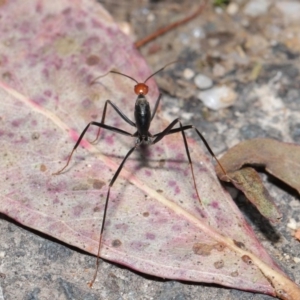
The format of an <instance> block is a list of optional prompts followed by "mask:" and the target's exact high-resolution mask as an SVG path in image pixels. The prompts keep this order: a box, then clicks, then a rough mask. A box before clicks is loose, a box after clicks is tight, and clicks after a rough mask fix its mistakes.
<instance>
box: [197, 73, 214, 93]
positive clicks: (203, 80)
mask: <svg viewBox="0 0 300 300" xmlns="http://www.w3.org/2000/svg"><path fill="white" fill-rule="evenodd" d="M194 83H195V84H196V86H197V87H198V88H199V89H200V90H205V89H209V88H211V87H212V85H213V82H212V80H211V79H210V78H209V77H207V76H205V75H203V74H198V75H197V76H196V77H195V78H194Z"/></svg>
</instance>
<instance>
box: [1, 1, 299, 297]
mask: <svg viewBox="0 0 300 300" xmlns="http://www.w3.org/2000/svg"><path fill="white" fill-rule="evenodd" d="M107 2H109V3H107ZM112 2H113V1H106V2H105V1H103V5H104V6H105V7H107V9H108V10H109V11H110V13H111V14H113V15H114V17H115V18H116V20H117V21H118V22H120V24H121V25H120V26H122V28H125V29H126V28H127V30H128V28H129V29H130V33H131V34H132V35H133V36H135V38H136V39H140V38H142V37H144V36H145V35H146V34H148V33H151V32H152V31H154V30H155V29H157V28H158V27H159V26H161V25H167V24H168V23H169V22H171V21H175V20H177V19H180V18H181V17H183V16H185V15H188V14H189V13H190V12H192V11H193V10H194V9H196V8H197V3H198V2H199V1H192V0H191V1H188V0H185V1H146V0H145V1H137V0H136V1H126V2H125V1H124V2H114V3H113V4H112ZM177 2H178V3H181V4H177ZM256 2H257V1H246V0H245V1H242V0H240V1H233V2H232V4H231V6H229V7H227V8H226V7H225V8H224V9H222V8H212V6H210V5H209V6H208V7H207V8H206V9H205V10H204V12H203V13H202V15H201V16H199V17H198V18H196V19H194V20H193V21H191V22H190V23H188V24H187V25H184V26H182V27H180V28H178V29H175V30H174V31H172V32H170V33H169V34H166V35H164V36H161V37H159V38H158V39H157V40H155V41H153V42H151V43H150V44H148V45H147V46H145V47H142V48H141V52H142V53H143V55H144V56H145V58H146V60H147V61H148V62H149V65H150V66H151V67H152V68H153V70H156V69H158V68H160V67H162V66H163V65H164V64H165V63H166V62H169V61H172V60H177V59H180V60H182V61H184V63H183V64H178V65H177V64H176V65H175V66H172V67H170V68H169V69H168V71H166V72H164V73H163V74H162V75H160V76H158V79H157V82H158V84H159V86H160V87H161V89H163V90H164V91H165V93H166V96H165V97H164V98H163V104H164V108H163V114H164V116H165V117H166V118H168V119H170V120H171V119H174V118H175V117H177V116H181V117H182V119H183V121H184V122H185V123H192V124H194V125H196V126H197V127H198V128H199V129H200V130H201V132H202V133H203V134H204V135H205V137H206V138H207V140H208V142H209V144H210V145H211V147H212V148H213V149H214V151H215V152H216V154H217V155H220V154H222V153H223V152H225V151H226V150H227V149H228V148H230V147H231V146H233V145H235V144H236V143H238V142H239V141H242V140H246V139H251V138H255V137H270V138H275V139H278V140H281V141H286V142H296V143H299V142H300V121H299V120H300V75H299V74H300V73H299V69H300V64H299V54H300V29H299V26H298V25H297V22H296V21H295V20H293V13H294V12H295V7H294V8H293V9H292V10H291V11H289V12H288V13H286V12H284V11H283V9H282V6H281V5H282V3H284V4H287V5H286V7H288V4H291V3H292V2H293V1H284V0H283V1H266V0H265V1H258V2H260V5H257V4H256V6H255V3H256ZM182 3H183V4H182ZM250 3H252V4H254V6H253V7H254V8H252V10H251V6H250ZM294 3H297V1H295V2H294ZM264 4H265V6H264ZM257 6H259V8H260V10H257V9H255V7H257ZM298 9H299V8H298ZM257 11H258V12H257ZM255 13H256V14H257V15H253V14H255ZM298 13H299V12H298ZM186 68H189V69H190V71H192V72H193V73H194V74H195V75H197V74H199V73H202V74H205V75H206V76H208V77H209V78H211V79H212V80H213V82H214V84H215V85H218V84H226V85H227V86H228V87H230V88H231V89H233V90H234V91H235V92H236V94H237V99H236V101H235V103H234V104H233V106H231V107H229V108H224V109H220V110H218V111H213V110H210V109H209V108H207V107H205V106H204V105H203V104H202V103H201V102H200V101H199V100H198V99H197V94H198V93H199V90H198V88H197V87H196V86H195V84H194V81H193V79H188V78H187V75H186V74H187V73H188V72H190V71H186V70H185V69H186ZM184 71H185V72H184ZM262 177H263V178H264V181H265V184H266V186H267V188H268V189H269V191H270V193H271V194H272V196H274V198H275V201H276V204H277V205H278V206H279V208H280V210H281V212H282V213H283V219H282V222H281V223H280V224H278V225H276V226H272V225H271V224H270V223H269V222H268V221H267V220H265V219H264V218H263V217H261V216H260V215H259V213H258V212H257V211H256V209H254V208H253V207H252V206H251V205H250V204H249V203H248V202H247V201H246V200H245V198H244V197H243V196H241V195H240V194H238V196H237V197H236V202H237V204H238V206H239V207H240V208H241V210H242V211H243V212H244V214H245V217H246V219H247V220H248V221H249V223H250V224H251V225H252V227H253V228H254V230H255V232H256V234H257V236H258V238H259V239H260V241H261V243H262V244H263V245H264V246H265V248H266V249H267V250H268V252H269V253H270V255H271V256H272V257H273V258H274V260H275V261H277V262H278V264H279V265H280V266H281V267H282V268H283V270H284V271H285V272H286V273H287V274H288V275H289V276H290V277H291V278H292V279H294V280H295V282H296V283H298V284H300V244H299V241H297V240H295V239H294V237H293V236H292V231H291V229H289V228H288V226H287V224H288V223H290V222H291V220H292V219H293V220H295V221H296V222H299V221H300V219H299V215H300V202H299V195H298V194H297V193H296V192H295V191H293V190H292V189H290V188H288V187H287V186H285V185H283V184H280V183H279V182H278V181H276V180H274V179H273V178H270V177H268V176H267V175H265V174H262ZM0 233H1V243H0V259H1V261H3V262H4V264H5V267H4V266H3V263H2V265H1V268H0V271H1V270H4V269H5V270H10V271H8V272H11V274H9V273H6V274H3V276H2V275H1V276H0V299H5V300H9V299H16V298H15V297H12V295H10V294H8V293H7V292H6V291H8V290H10V289H11V287H12V286H13V287H14V289H15V290H18V291H19V292H18V294H19V298H18V299H28V300H29V299H30V300H34V299H68V300H69V299H86V300H88V299H90V300H92V299H108V300H114V299H133V300H135V299H136V300H140V299H141V300H142V299H161V300H168V299H170V300H171V299H174V300H175V299H176V300H189V299H200V300H204V299H226V300H229V299H230V300H231V299H232V300H233V299H239V300H248V299H253V300H262V299H265V300H266V299H272V297H269V296H266V295H261V294H253V293H247V292H244V291H239V290H233V289H226V288H223V287H219V286H214V285H208V284H201V283H199V284H196V283H183V282H176V281H169V280H162V279H159V278H152V277H148V276H145V275H143V274H137V273H135V272H133V271H131V270H129V269H126V268H123V267H121V266H118V265H114V264H111V263H109V262H102V263H101V271H100V273H99V274H98V278H99V282H97V283H96V285H95V289H97V290H98V291H100V292H96V291H95V290H91V289H89V288H88V287H87V286H86V284H85V281H84V279H83V278H86V276H85V275H84V276H83V275H82V274H84V273H85V272H86V271H85V270H86V269H87V268H90V267H91V266H92V265H93V264H94V261H95V260H94V257H92V256H89V255H87V254H86V253H82V252H80V251H78V250H77V249H72V248H70V247H69V246H67V245H63V244H62V243H60V242H58V241H55V240H51V239H49V238H47V237H45V236H43V235H41V234H40V233H37V232H33V231H31V230H28V229H27V228H22V227H21V226H19V225H18V224H15V223H14V222H13V221H12V220H10V219H8V218H6V217H5V216H1V218H0ZM1 272H2V271H1ZM12 274H13V276H12ZM74 274H76V275H74ZM71 275H72V280H69V278H71ZM45 291H46V294H45ZM2 294H3V296H2ZM1 296H2V298H1Z"/></svg>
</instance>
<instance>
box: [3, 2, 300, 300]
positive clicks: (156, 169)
mask: <svg viewBox="0 0 300 300" xmlns="http://www.w3.org/2000/svg"><path fill="white" fill-rule="evenodd" d="M12 29H13V30H12ZM0 32H1V40H2V43H1V46H0V47H1V48H0V55H1V59H0V60H1V64H0V72H1V73H0V76H1V81H0V95H1V104H0V114H1V115H0V117H1V119H0V120H1V131H0V133H1V150H2V160H1V172H0V176H1V180H0V182H1V183H0V184H1V191H2V193H1V198H0V205H1V211H2V212H3V213H5V214H7V215H9V216H10V217H12V218H14V219H15V220H17V221H18V222H20V223H22V224H24V225H26V226H29V227H32V228H34V229H37V230H39V231H42V232H44V233H46V234H48V235H51V236H54V237H55V238H57V239H60V240H62V241H64V242H66V243H69V244H70V245H74V246H76V247H78V248H81V249H83V250H85V251H88V252H90V253H94V254H95V253H96V252H97V247H98V240H99V230H100V224H101V219H102V212H103V207H104V201H105V197H106V192H107V188H108V183H109V181H110V179H111V178H112V176H113V174H114V172H115V171H116V168H117V167H118V165H119V164H120V162H121V160H122V158H123V157H124V155H125V154H126V153H127V151H128V149H129V148H130V147H132V145H134V143H135V141H134V139H131V138H125V137H124V136H118V135H117V134H114V133H112V132H108V131H103V132H102V134H101V140H100V142H99V143H98V144H97V145H96V146H94V145H91V144H89V143H88V141H87V139H93V138H94V137H95V134H96V131H97V130H96V129H95V128H94V129H91V130H89V132H88V134H87V137H86V138H87V139H85V140H84V141H83V143H82V146H84V148H82V147H79V148H78V150H77V151H76V153H75V154H74V156H73V159H72V161H71V163H70V166H69V167H68V169H67V171H66V172H65V173H64V174H62V175H60V176H52V173H53V172H55V171H58V170H59V169H60V168H61V167H62V166H63V165H64V163H65V161H66V159H67V157H68V155H69V153H70V151H71V149H72V147H73V145H74V143H75V141H76V140H77V138H78V135H79V134H80V132H81V131H82V130H83V128H84V127H85V126H86V124H87V123H88V122H90V121H91V120H99V119H100V118H101V113H102V109H103V105H104V102H105V100H106V99H108V98H109V99H111V100H112V101H114V102H115V103H116V104H117V105H118V106H119V107H120V108H121V109H122V110H123V111H124V113H126V114H127V115H128V116H130V117H131V116H132V115H133V113H132V110H133V107H134V101H135V96H134V93H133V91H132V88H133V85H132V82H131V81H130V80H128V79H127V78H122V77H120V76H117V75H113V74H110V75H109V76H106V77H104V78H101V80H100V83H99V84H95V85H92V86H91V85H90V84H89V83H90V82H91V80H92V79H93V78H95V77H97V76H99V75H101V74H105V73H106V72H108V71H109V70H111V69H113V68H115V69H118V70H120V71H121V72H124V73H126V74H129V75H130V76H133V77H135V78H137V79H138V80H144V79H145V78H146V77H147V76H148V75H149V74H150V73H151V72H150V70H149V69H148V67H147V66H146V64H145V62H144V60H143V59H142V58H141V57H140V55H139V54H138V52H137V51H136V50H135V49H134V48H133V45H132V43H131V41H129V39H128V38H127V37H126V36H125V35H123V34H122V33H121V32H120V31H119V29H118V27H117V26H116V25H115V24H114V23H113V21H112V19H111V17H110V16H109V15H108V14H107V13H106V12H105V11H104V10H103V9H102V8H101V6H100V5H98V4H96V3H95V2H93V1H91V0H77V1H67V0H62V1H45V0H39V1H37V0H36V1H33V0H32V1H26V2H24V1H7V2H4V4H2V7H1V24H0ZM149 86H150V90H151V93H150V94H149V99H150V102H151V105H152V107H153V105H154V102H155V100H156V98H157V95H158V91H157V88H156V86H155V85H154V83H153V81H150V82H149ZM107 124H111V125H113V126H118V127H120V128H122V129H124V130H128V131H130V132H134V129H133V128H131V127H130V126H129V125H128V124H126V123H125V122H124V121H123V120H122V119H120V118H119V117H118V116H117V114H116V113H115V112H114V111H113V110H112V109H108V116H107ZM165 126H166V122H165V121H163V120H161V119H160V118H159V116H158V117H157V118H156V120H155V122H153V126H152V127H151V132H152V133H156V132H158V131H160V130H161V129H163V128H164V127H165ZM189 144H190V149H191V155H192V157H193V160H194V162H195V165H194V168H195V174H196V180H197V186H198V189H199V193H200V195H201V200H202V205H201V204H200V203H199V201H198V199H197V197H196V196H195V190H194V187H193V184H192V177H191V173H190V168H189V165H188V163H187V158H186V154H185V150H184V147H183V142H182V138H181V135H180V134H176V135H174V136H168V137H167V138H165V139H164V140H163V141H162V142H161V143H159V144H157V145H154V146H151V147H148V148H147V149H141V151H137V152H136V153H135V154H134V155H132V157H131V158H130V159H129V160H128V162H127V163H126V166H125V168H124V170H123V171H122V172H121V174H120V176H119V178H118V180H117V181H116V183H115V185H114V186H113V188H112V190H111V201H110V203H109V208H108V214H107V222H106V227H105V235H104V243H103V248H102V250H101V256H102V257H103V258H106V259H109V260H111V261H115V262H118V263H121V264H123V265H126V266H129V267H130V268H133V269H136V270H139V271H141V272H145V273H148V274H153V275H156V276H160V277H164V278H172V279H180V280H189V281H199V282H212V283H218V284H222V285H225V286H230V287H235V288H239V289H245V290H252V291H257V292H261V293H267V294H270V295H275V294H277V295H285V294H288V295H292V296H293V295H296V296H295V298H294V299H296V297H297V295H298V294H297V293H299V290H297V287H296V286H295V285H294V284H293V283H292V282H291V281H290V280H289V279H288V278H287V277H286V276H285V275H284V274H283V273H282V271H281V270H280V269H279V268H278V267H277V266H276V264H275V263H274V262H273V261H272V259H271V258H270V257H269V256H268V254H267V253H266V251H265V250H264V249H263V248H262V246H261V245H260V244H259V242H258V240H257V239H256V237H255V236H254V233H253V231H252V229H251V228H250V227H249V226H248V225H247V223H246V222H245V220H244V219H243V217H242V215H241V213H240V212H239V210H238V208H237V207H236V205H235V204H234V202H233V201H232V200H231V199H230V197H229V195H228V193H226V192H225V191H224V190H223V189H222V188H221V186H220V184H219V182H218V180H217V178H216V176H215V173H214V169H213V166H212V165H211V164H210V159H209V158H207V157H206V156H205V155H204V154H203V153H202V150H201V147H202V146H201V145H199V142H198V141H193V140H189ZM91 276H92V274H91ZM291 299H293V298H291Z"/></svg>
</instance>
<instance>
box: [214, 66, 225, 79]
mask: <svg viewBox="0 0 300 300" xmlns="http://www.w3.org/2000/svg"><path fill="white" fill-rule="evenodd" d="M212 72H213V75H214V76H216V77H223V76H224V75H225V73H226V70H225V68H224V67H223V66H222V65H220V64H215V65H214V67H213V70H212Z"/></svg>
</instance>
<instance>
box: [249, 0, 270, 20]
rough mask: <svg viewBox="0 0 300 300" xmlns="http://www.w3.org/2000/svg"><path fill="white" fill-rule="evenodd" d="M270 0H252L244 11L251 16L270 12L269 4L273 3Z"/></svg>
mask: <svg viewBox="0 0 300 300" xmlns="http://www.w3.org/2000/svg"><path fill="white" fill-rule="evenodd" d="M271 3H272V2H271V1H270V0H251V1H249V2H248V3H247V4H246V6H245V8H244V13H245V15H247V16H249V17H254V18H255V17H258V16H261V15H263V14H265V13H267V12H268V9H269V6H270V5H271Z"/></svg>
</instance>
